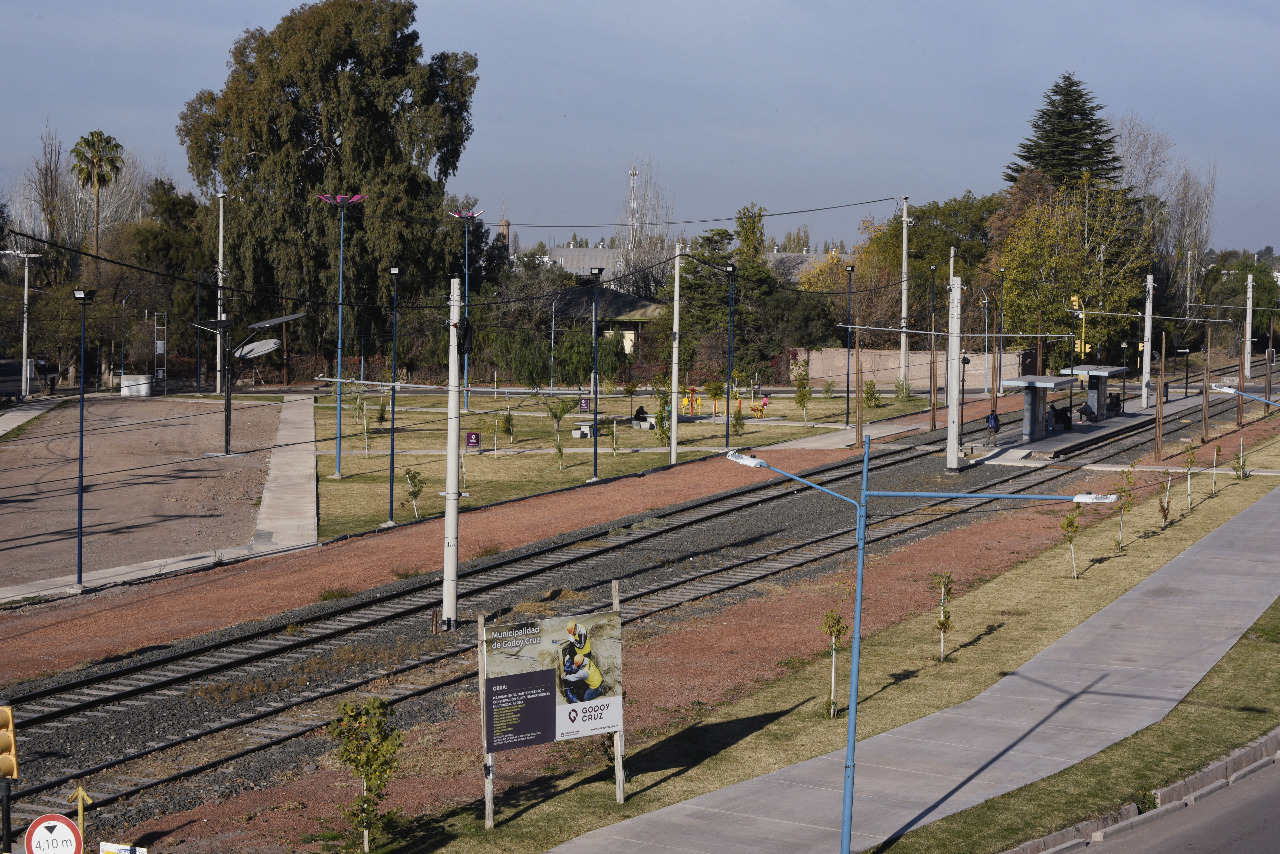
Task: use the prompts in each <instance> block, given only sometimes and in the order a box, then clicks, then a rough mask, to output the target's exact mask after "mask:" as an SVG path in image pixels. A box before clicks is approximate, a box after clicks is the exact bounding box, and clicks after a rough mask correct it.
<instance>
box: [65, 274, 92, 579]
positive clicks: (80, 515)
mask: <svg viewBox="0 0 1280 854" xmlns="http://www.w3.org/2000/svg"><path fill="white" fill-rule="evenodd" d="M97 293H98V291H97V290H96V289H93V288H90V289H88V290H82V291H72V292H71V295H72V296H73V297H75V300H76V302H78V303H80V461H79V465H80V468H79V473H78V474H77V476H76V587H75V589H76V592H77V593H79V592H80V591H81V590H83V589H84V327H85V319H86V317H88V314H89V306H90V305H91V304H92V303H93V297H94V295H95V294H97Z"/></svg>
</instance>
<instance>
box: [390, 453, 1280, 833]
mask: <svg viewBox="0 0 1280 854" xmlns="http://www.w3.org/2000/svg"><path fill="white" fill-rule="evenodd" d="M1276 449H1277V444H1276V443H1274V442H1273V443H1272V444H1271V446H1270V447H1269V448H1266V449H1262V450H1258V451H1255V452H1254V455H1253V458H1252V459H1251V465H1257V466H1262V465H1264V462H1265V460H1266V459H1267V458H1268V457H1267V455H1268V454H1274V453H1275V452H1276ZM1274 486H1275V483H1274V482H1273V481H1271V480H1270V479H1263V478H1261V477H1254V478H1250V479H1247V480H1244V481H1239V480H1235V479H1233V478H1232V477H1231V475H1230V474H1229V472H1228V474H1227V475H1226V476H1225V477H1223V476H1221V475H1220V476H1219V479H1218V495H1217V496H1216V497H1212V498H1211V497H1208V495H1207V493H1208V491H1209V476H1208V475H1202V476H1196V477H1195V478H1194V479H1193V489H1194V492H1195V499H1196V503H1195V505H1194V506H1193V509H1192V510H1191V512H1190V514H1185V513H1182V512H1181V510H1180V508H1179V506H1178V503H1177V502H1176V501H1175V502H1174V511H1173V514H1172V516H1171V518H1172V520H1173V521H1172V523H1171V524H1170V525H1169V527H1168V528H1167V529H1166V530H1164V531H1161V530H1160V526H1159V513H1158V510H1157V508H1156V502H1155V501H1152V500H1147V501H1146V502H1145V503H1143V504H1140V505H1138V506H1137V507H1135V508H1134V509H1133V510H1132V511H1131V512H1130V513H1128V514H1126V520H1125V521H1126V525H1125V530H1126V538H1127V544H1126V549H1125V550H1124V551H1123V552H1119V553H1118V552H1116V550H1115V535H1116V520H1115V518H1114V517H1109V518H1105V519H1102V520H1100V521H1098V522H1097V523H1096V524H1093V525H1090V526H1089V527H1086V528H1084V529H1083V530H1081V532H1080V533H1079V534H1078V535H1077V538H1076V552H1077V557H1078V559H1079V560H1080V565H1081V568H1082V572H1081V575H1080V578H1079V579H1078V580H1073V579H1072V578H1071V565H1070V558H1069V556H1068V551H1067V547H1066V546H1065V545H1058V546H1055V547H1052V548H1050V549H1048V550H1046V551H1045V552H1043V553H1041V554H1040V555H1038V556H1036V557H1035V558H1032V559H1030V560H1028V561H1026V562H1024V563H1023V564H1020V565H1019V566H1017V567H1015V568H1013V569H1011V570H1009V571H1008V572H1006V573H1004V574H1002V575H1000V576H997V577H995V578H992V579H991V580H990V581H988V582H987V583H985V584H982V585H981V586H979V587H976V588H974V589H973V590H971V591H969V592H968V593H966V594H965V595H963V596H961V597H959V598H958V599H956V600H954V602H953V605H952V619H953V621H954V626H953V629H952V631H951V632H950V633H949V635H948V647H949V649H950V650H951V652H950V657H949V659H948V661H947V662H946V663H939V662H938V660H937V653H938V634H937V630H936V628H935V626H934V622H935V619H936V615H935V614H933V613H926V614H923V615H921V616H919V617H916V618H913V619H909V620H907V621H905V622H903V623H900V624H899V625H897V626H894V627H893V628H890V629H888V630H886V631H884V632H881V633H880V634H878V635H875V636H873V637H871V638H868V639H867V640H866V641H865V642H864V644H863V653H862V656H863V657H862V668H863V675H862V684H861V694H860V696H861V699H860V703H859V716H858V737H859V738H860V739H861V738H867V737H869V736H872V735H875V734H877V733H881V732H885V731H887V730H890V729H892V728H894V727H897V726H899V725H901V724H903V723H906V722H908V721H912V720H915V719H918V718H920V717H923V716H925V715H928V714H931V713H933V712H935V711H938V710H941V709H944V708H948V707H950V706H952V705H954V704H956V703H959V702H961V701H963V700H966V699H969V698H971V697H973V696H975V695H977V694H978V693H980V692H981V691H982V690H984V689H985V688H987V687H989V686H990V685H992V684H993V683H995V682H996V681H998V680H999V679H1000V678H1001V677H1002V675H1003V674H1004V673H1006V672H1008V671H1011V670H1013V669H1015V668H1016V667H1018V666H1020V665H1021V664H1022V663H1024V662H1025V661H1026V660H1027V659H1029V658H1031V657H1032V656H1033V655H1035V654H1036V653H1037V652H1039V651H1040V650H1042V649H1043V648H1044V647H1045V646H1047V645H1048V644H1050V643H1052V642H1053V641H1054V640H1056V639H1058V638H1059V637H1061V636H1062V635H1064V634H1065V633H1066V632H1067V631H1069V630H1070V629H1071V628H1073V627H1074V626H1076V625H1078V624H1079V623H1080V622H1082V621H1083V620H1085V619H1087V618H1088V617H1089V616H1091V615H1092V614H1094V613H1096V612H1097V611H1098V610H1100V609H1101V608H1102V607H1104V606H1105V605H1107V604H1108V603H1109V602H1111V601H1113V600H1114V599H1115V598H1116V597H1118V596H1119V595H1121V594H1123V593H1124V592H1125V591H1127V590H1129V589H1130V588H1131V587H1132V586H1133V585H1135V584H1136V583H1138V582H1139V581H1141V580H1142V579H1143V578H1145V577H1146V576H1148V575H1149V574H1150V573H1152V572H1154V571H1155V570H1156V569H1159V568H1160V567H1161V566H1163V565H1164V564H1165V563H1166V562H1168V561H1169V560H1170V559H1172V558H1173V557H1175V556H1176V555H1177V554H1179V553H1180V552H1182V551H1183V550H1185V549H1186V548H1187V547H1188V546H1190V545H1191V544H1192V543H1194V542H1195V541H1196V540H1198V539H1199V538H1200V537H1201V536H1203V534H1204V533H1206V532H1208V531H1210V530H1213V529H1214V528H1216V527H1217V526H1219V525H1221V524H1222V523H1223V522H1225V521H1226V520H1228V519H1230V518H1231V517H1232V516H1234V515H1235V514H1236V513H1238V512H1239V511H1240V510H1242V509H1243V508H1245V507H1247V506H1248V505H1249V504H1251V503H1253V502H1254V501H1256V500H1257V499H1258V498H1259V497H1261V496H1262V495H1264V494H1266V492H1268V491H1269V490H1270V489H1272V488H1273V487H1274ZM1148 494H1150V493H1148ZM1181 509H1185V504H1183V505H1181ZM1043 512H1045V513H1049V514H1054V515H1059V514H1060V512H1061V508H1056V509H1052V510H1051V509H1048V508H1046V509H1045V510H1044V511H1043ZM767 595H785V592H777V593H771V594H767ZM813 629H814V631H817V630H818V626H817V625H816V623H815V625H814V626H813ZM841 657H842V661H841V668H842V669H843V670H844V671H845V672H846V673H847V666H848V665H847V647H846V648H845V650H844V651H843V652H842V656H841ZM787 664H788V666H789V668H790V670H791V673H790V674H789V675H787V676H786V677H783V678H781V679H778V680H774V681H772V682H769V683H765V684H762V685H760V686H759V687H757V688H756V689H754V690H751V691H749V692H746V693H745V694H744V695H743V696H741V697H739V698H738V699H736V700H735V701H731V702H726V703H725V704H723V705H719V706H704V705H702V704H699V703H694V704H693V705H692V706H691V707H690V708H689V709H688V710H687V714H686V715H685V720H684V722H683V723H682V724H681V725H679V726H676V727H673V728H670V729H669V730H667V731H663V732H649V733H635V732H629V733H628V768H629V769H630V771H631V772H632V774H633V776H632V777H631V779H630V781H629V783H628V785H627V792H628V797H627V803H626V804H624V805H622V806H618V805H616V804H615V803H614V802H613V779H612V768H611V766H610V765H609V764H608V763H607V760H606V759H605V757H604V755H603V754H602V753H601V752H600V749H599V744H598V742H597V740H595V739H580V740H578V741H576V742H567V743H565V744H563V745H560V746H559V747H560V748H561V751H562V752H561V756H562V757H563V762H562V763H561V765H562V767H564V768H568V769H583V768H586V769H588V770H567V771H563V772H560V773H548V774H546V775H544V776H541V777H539V778H538V779H536V780H535V781H533V782H531V783H528V784H526V785H523V786H516V787H512V788H511V789H508V790H507V791H505V792H503V793H501V794H500V795H499V797H498V799H497V820H498V827H497V828H496V829H495V830H493V831H488V832H486V831H485V830H484V829H483V818H482V816H481V815H480V811H479V809H478V806H477V805H471V806H468V807H465V808H459V809H455V810H452V811H449V812H446V813H444V814H441V815H437V816H424V817H422V818H420V819H417V820H415V821H412V822H410V823H408V824H407V825H406V826H404V827H402V828H401V831H400V833H399V834H398V839H397V841H396V842H394V843H393V844H391V845H390V846H389V847H388V848H386V849H385V850H389V851H405V852H407V851H418V850H445V851H450V852H477V854H478V852H498V851H501V852H526V851H530V852H531V851H542V850H545V849H547V848H549V847H552V846H554V845H556V844H558V843H559V842H561V841H564V840H566V839H568V838H571V837H573V836H576V835H579V834H581V833H584V832H586V831H587V830H590V829H593V828H596V827H600V826H603V825H607V824H611V823H613V822H615V821H619V820H621V819H624V818H627V817H630V816H633V815H638V814H641V813H645V812H649V811H651V810H654V809H657V808H659V807H662V806H665V805H667V804H671V803H675V802H677V801H681V800H684V799H686V798H689V797H693V796H695V795H698V794H701V793H703V792H707V791H711V790H713V789H718V788H721V787H723V786H726V785H729V784H731V783H735V782H738V781H740V780H743V779H747V778H749V777H754V776H757V775H760V774H764V773H768V772H769V771H772V770H775V769H777V768H781V767H784V766H787V765H790V764H793V763H795V762H799V761H801V760H803V759H806V758H809V757H812V756H817V755H820V754H823V753H826V752H829V751H833V750H839V749H842V748H843V745H844V737H845V736H844V734H845V725H846V721H845V719H844V717H843V716H841V717H839V718H837V719H835V720H831V719H830V718H828V717H827V715H826V709H825V702H826V697H827V694H828V691H829V668H830V658H829V656H827V655H825V654H823V655H818V656H814V657H812V658H805V659H791V660H789V661H788V662H787ZM838 693H844V694H845V695H847V685H846V686H844V687H843V688H840V689H838ZM1277 724H1280V604H1273V605H1272V606H1271V608H1270V609H1269V610H1268V611H1267V613H1266V614H1265V615H1264V616H1263V617H1262V618H1261V619H1260V620H1259V621H1258V622H1257V624H1255V626H1254V627H1253V629H1252V630H1251V631H1250V632H1249V633H1247V634H1246V636H1245V637H1244V638H1243V639H1242V640H1241V641H1240V642H1239V643H1237V644H1236V646H1235V647H1234V648H1233V649H1232V651H1231V652H1230V653H1229V654H1228V655H1227V656H1226V657H1225V658H1224V659H1223V660H1222V661H1221V662H1220V663H1219V664H1218V665H1217V667H1215V668H1214V669H1213V670H1212V671H1211V672H1210V673H1209V675H1208V676H1207V677H1206V678H1205V680H1204V681H1203V682H1202V683H1201V684H1200V685H1199V686H1198V687H1197V688H1196V689H1195V690H1194V691H1193V692H1192V693H1191V695H1190V696H1189V697H1188V698H1186V700H1184V702H1183V703H1181V704H1180V705H1179V706H1178V707H1177V708H1176V709H1175V710H1174V712H1173V713H1172V714H1170V715H1169V717H1168V718H1167V719H1166V720H1165V721H1163V722H1161V723H1160V724H1157V725H1155V726H1153V727H1150V728H1148V729H1146V730H1144V731H1142V732H1140V733H1138V734H1136V735H1134V736H1132V737H1130V738H1128V739H1126V740H1124V741H1122V742H1120V743H1118V744H1116V745H1114V746H1113V747H1112V748H1110V749H1108V750H1106V751H1104V752H1103V753H1101V754H1099V755H1097V756H1096V757H1094V758H1092V759H1090V760H1088V761H1086V762H1084V763H1082V764H1080V765H1078V766H1076V767H1074V768H1071V769H1068V770H1066V771H1063V772H1061V773H1059V774H1057V775H1054V776H1053V777H1050V778H1047V779H1045V780H1042V781H1040V782H1037V783H1034V784H1032V785H1030V786H1027V787H1024V788H1022V789H1019V790H1017V791H1015V792H1012V793H1009V794H1007V795H1005V796H1002V797H1001V798H998V799H996V800H994V801H991V802H988V803H987V804H983V805H980V806H979V807H976V808H974V809H972V810H969V811H966V812H965V813H961V814H958V815H956V816H953V817H950V818H947V819H944V820H942V821H939V822H937V823H935V824H932V825H929V826H927V827H925V828H922V829H920V830H917V831H914V832H912V833H911V834H909V835H907V836H906V837H904V838H903V839H902V840H901V841H900V842H898V843H897V844H896V845H895V846H894V850H895V852H899V851H900V852H949V854H950V852H999V851H1003V850H1005V849H1007V848H1009V847H1011V846H1013V845H1014V844H1017V843H1018V842H1020V841H1022V840H1025V839H1027V838H1031V837H1036V836H1039V835H1042V834H1043V833H1047V832H1050V831H1052V830H1056V829H1059V828H1062V827H1066V826H1069V825H1071V824H1074V823H1076V822H1078V821H1081V820H1084V819H1086V818H1090V817H1092V816H1094V815H1096V814H1098V813H1101V812H1105V811H1108V810H1110V809H1114V808H1116V807H1118V806H1119V805H1121V804H1123V803H1125V802H1127V801H1132V800H1135V799H1137V798H1140V797H1141V793H1142V792H1143V791H1146V790H1149V789H1151V788H1152V787H1155V786H1158V785H1161V784H1164V783H1167V782H1171V781H1173V780H1175V779H1178V778H1180V777H1182V776H1185V775H1186V774H1188V773H1190V772H1191V771H1194V770H1196V769H1197V768H1199V767H1201V766H1202V765H1204V764H1205V763H1207V762H1209V761H1212V760H1213V759H1215V758H1217V757H1219V756H1221V755H1222V754H1224V753H1226V752H1228V751H1229V750H1230V749H1232V748H1234V747H1236V746H1238V745H1240V744H1243V743H1245V742H1247V741H1249V740H1250V739H1252V738H1254V737H1256V736H1258V735H1260V734H1262V733H1264V732H1266V731H1268V730H1270V729H1271V728H1273V727H1275V726H1276V725H1277Z"/></svg>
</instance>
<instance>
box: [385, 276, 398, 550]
mask: <svg viewBox="0 0 1280 854" xmlns="http://www.w3.org/2000/svg"><path fill="white" fill-rule="evenodd" d="M399 308H400V268H399V267H392V268H391V465H390V466H388V467H387V524H386V526H385V527H388V528H390V527H392V526H394V525H395V523H396V382H397V380H396V332H397V328H396V327H397V321H398V319H399V318H398V311H399Z"/></svg>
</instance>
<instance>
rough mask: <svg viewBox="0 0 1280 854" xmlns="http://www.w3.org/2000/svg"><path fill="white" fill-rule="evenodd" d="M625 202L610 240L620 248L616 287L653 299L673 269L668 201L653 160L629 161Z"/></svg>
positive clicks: (669, 206) (669, 204) (625, 291)
mask: <svg viewBox="0 0 1280 854" xmlns="http://www.w3.org/2000/svg"><path fill="white" fill-rule="evenodd" d="M628 174H629V176H630V178H631V184H630V191H629V192H628V195H627V204H626V206H625V207H624V209H623V212H622V219H621V223H622V224H621V225H620V226H619V227H618V231H617V233H616V234H614V236H613V240H612V241H611V243H612V245H613V246H615V247H621V248H622V274H623V275H622V278H621V279H620V280H619V281H618V282H616V283H615V285H614V286H615V287H617V288H618V289H619V290H621V291H623V292H624V293H628V294H632V295H634V296H638V297H642V298H644V299H653V297H654V295H655V294H657V292H658V290H659V288H660V287H661V285H662V283H663V282H664V281H666V278H667V274H668V273H669V272H670V271H671V269H672V262H671V260H670V259H671V256H672V255H674V254H675V253H674V252H673V251H672V238H671V203H670V202H669V201H668V200H667V196H666V192H665V191H664V190H663V188H662V186H661V185H660V184H659V183H658V178H657V174H656V172H655V170H654V166H653V162H652V161H649V160H646V161H644V162H643V163H632V164H631V169H630V171H629V173H628Z"/></svg>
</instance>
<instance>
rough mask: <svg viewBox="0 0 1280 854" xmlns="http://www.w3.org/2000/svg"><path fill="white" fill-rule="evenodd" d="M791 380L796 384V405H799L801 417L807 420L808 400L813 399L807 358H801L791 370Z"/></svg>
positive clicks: (806, 421)
mask: <svg viewBox="0 0 1280 854" xmlns="http://www.w3.org/2000/svg"><path fill="white" fill-rule="evenodd" d="M791 378H792V381H793V382H794V383H795V386H796V406H798V407H800V412H801V417H802V418H803V420H804V422H805V423H806V424H807V423H808V422H809V401H811V400H813V386H812V385H811V384H810V381H809V360H808V359H802V360H801V361H800V362H799V363H798V364H797V365H796V366H795V368H793V369H792V371H791Z"/></svg>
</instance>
